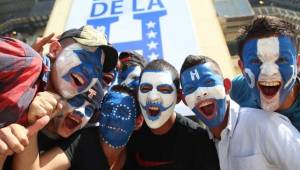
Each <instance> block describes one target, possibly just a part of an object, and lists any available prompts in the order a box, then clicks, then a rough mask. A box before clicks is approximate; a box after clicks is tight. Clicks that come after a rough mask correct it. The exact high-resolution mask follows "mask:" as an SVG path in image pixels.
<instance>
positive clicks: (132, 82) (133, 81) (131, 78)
mask: <svg viewBox="0 0 300 170" xmlns="http://www.w3.org/2000/svg"><path fill="white" fill-rule="evenodd" d="M141 72H142V69H141V67H140V66H131V67H128V68H127V69H126V70H124V71H122V72H121V73H120V74H119V77H118V83H119V84H121V85H125V86H127V87H129V88H130V89H137V88H138V86H139V78H140V74H141Z"/></svg>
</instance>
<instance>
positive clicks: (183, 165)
mask: <svg viewBox="0 0 300 170" xmlns="http://www.w3.org/2000/svg"><path fill="white" fill-rule="evenodd" d="M180 93H181V91H180V89H179V75H178V72H177V70H176V69H175V68H174V67H173V66H172V65H171V64H169V63H168V62H166V61H164V60H154V61H152V62H150V63H149V64H148V65H146V67H145V68H144V70H143V72H142V74H141V77H140V85H139V89H138V101H139V104H140V108H141V111H142V115H143V117H144V120H145V122H146V123H144V124H143V126H142V127H141V129H140V130H138V131H136V132H134V133H133V135H132V137H131V139H130V142H129V144H128V150H127V151H128V155H129V158H128V159H127V160H128V161H129V162H128V165H131V167H130V168H128V169H138V170H143V169H164V170H168V169H172V170H175V169H180V170H182V169H219V165H218V158H217V154H216V150H215V148H214V146H213V142H212V141H211V140H209V138H208V135H207V132H206V131H205V130H203V129H201V128H200V127H199V126H198V124H197V123H195V122H193V121H192V120H190V119H188V118H185V117H183V116H182V115H180V114H177V113H175V111H174V107H175V105H176V103H178V102H179V101H180ZM130 161H131V162H130Z"/></svg>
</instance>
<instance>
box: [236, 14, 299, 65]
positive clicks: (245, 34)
mask: <svg viewBox="0 0 300 170" xmlns="http://www.w3.org/2000/svg"><path fill="white" fill-rule="evenodd" d="M280 35H284V36H289V37H290V38H291V40H292V41H293V43H294V45H295V48H296V50H297V52H298V45H299V44H298V35H297V27H296V26H295V25H293V24H291V23H289V22H287V21H285V20H283V19H280V18H278V17H274V16H257V17H255V18H254V20H253V21H252V23H251V24H250V25H247V26H245V27H243V28H241V29H240V30H239V36H238V37H237V43H238V54H239V56H240V58H241V60H243V56H242V51H243V47H244V45H245V43H246V42H247V41H248V40H250V39H254V38H266V37H270V36H280Z"/></svg>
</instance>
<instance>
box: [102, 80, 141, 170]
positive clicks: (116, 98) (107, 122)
mask: <svg viewBox="0 0 300 170" xmlns="http://www.w3.org/2000/svg"><path fill="white" fill-rule="evenodd" d="M140 117H141V115H140V108H139V105H138V102H137V99H136V94H135V93H134V91H133V90H130V89H129V88H128V87H127V86H122V85H115V86H113V87H112V88H111V89H110V90H109V91H108V93H107V94H106V95H105V96H104V98H103V101H102V104H101V114H100V117H99V129H100V143H101V147H102V149H103V152H104V154H105V156H106V159H107V163H108V167H109V169H111V170H115V169H116V170H117V169H122V167H124V166H125V165H124V164H125V160H126V149H125V145H126V144H127V142H128V140H129V138H130V136H131V134H132V132H133V130H135V129H136V128H138V126H139V123H140V121H141V118H140ZM107 169H108V168H107Z"/></svg>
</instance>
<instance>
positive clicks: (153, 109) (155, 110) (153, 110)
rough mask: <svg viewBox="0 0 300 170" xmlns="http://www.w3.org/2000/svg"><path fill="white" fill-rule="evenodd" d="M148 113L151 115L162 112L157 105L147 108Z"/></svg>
mask: <svg viewBox="0 0 300 170" xmlns="http://www.w3.org/2000/svg"><path fill="white" fill-rule="evenodd" d="M147 113H148V115H150V116H157V115H158V114H159V113H160V108H159V107H157V106H149V107H148V109H147Z"/></svg>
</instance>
